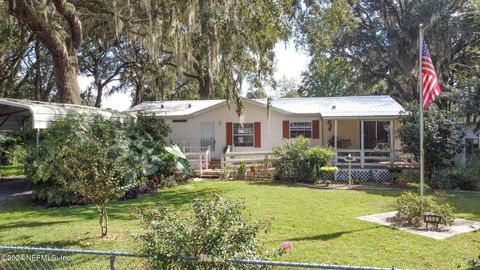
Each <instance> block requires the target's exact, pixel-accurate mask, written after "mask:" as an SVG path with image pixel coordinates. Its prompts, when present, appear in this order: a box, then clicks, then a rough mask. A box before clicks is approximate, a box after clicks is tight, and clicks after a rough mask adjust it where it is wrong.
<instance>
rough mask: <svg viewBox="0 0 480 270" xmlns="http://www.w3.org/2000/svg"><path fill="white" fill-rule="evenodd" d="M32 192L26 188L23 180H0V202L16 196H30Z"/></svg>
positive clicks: (25, 182) (25, 181)
mask: <svg viewBox="0 0 480 270" xmlns="http://www.w3.org/2000/svg"><path fill="white" fill-rule="evenodd" d="M31 194H32V191H31V190H29V189H28V188H27V180H25V178H11V179H1V180H0V201H3V200H8V199H12V198H15V197H18V196H30V195H31Z"/></svg>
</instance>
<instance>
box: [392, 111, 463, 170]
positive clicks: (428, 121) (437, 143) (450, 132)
mask: <svg viewBox="0 0 480 270" xmlns="http://www.w3.org/2000/svg"><path fill="white" fill-rule="evenodd" d="M405 108H406V109H407V113H406V114H405V115H404V116H403V117H402V119H401V124H402V125H401V127H400V128H399V129H398V137H399V138H400V140H401V142H402V148H403V150H404V151H405V152H406V153H409V154H413V155H414V156H415V159H416V160H419V157H420V154H419V153H420V124H419V106H418V104H416V103H410V104H407V105H406V106H405ZM424 123H425V133H424V151H425V172H426V176H427V179H431V176H432V173H433V171H434V170H435V168H438V167H442V166H445V165H447V164H448V163H449V161H450V160H451V159H452V158H453V157H454V156H455V154H456V153H457V152H459V151H460V150H461V147H462V143H461V138H462V137H463V131H462V127H461V126H460V125H458V124H457V122H456V119H455V116H454V115H453V114H451V113H449V112H447V111H443V110H439V109H437V108H436V107H434V106H430V107H429V108H428V109H427V110H425V112H424Z"/></svg>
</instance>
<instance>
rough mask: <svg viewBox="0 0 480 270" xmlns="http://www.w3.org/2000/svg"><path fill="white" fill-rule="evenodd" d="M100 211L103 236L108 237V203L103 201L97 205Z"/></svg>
mask: <svg viewBox="0 0 480 270" xmlns="http://www.w3.org/2000/svg"><path fill="white" fill-rule="evenodd" d="M97 208H98V211H99V212H100V220H99V223H100V228H101V231H102V237H106V236H107V234H108V215H107V205H106V204H105V203H101V204H100V205H97Z"/></svg>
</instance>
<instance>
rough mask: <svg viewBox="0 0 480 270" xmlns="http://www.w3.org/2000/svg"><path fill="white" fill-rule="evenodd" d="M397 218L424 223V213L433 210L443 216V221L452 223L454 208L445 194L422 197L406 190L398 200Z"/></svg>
mask: <svg viewBox="0 0 480 270" xmlns="http://www.w3.org/2000/svg"><path fill="white" fill-rule="evenodd" d="M396 210H397V218H398V219H400V221H402V222H404V223H406V224H408V225H413V226H420V225H421V224H422V219H423V213H424V212H433V213H435V214H438V215H440V216H441V217H442V223H443V224H445V225H451V224H452V222H453V219H454V217H453V208H452V206H450V205H449V204H448V203H446V202H445V200H444V195H442V194H436V195H435V198H433V199H432V198H427V197H423V198H422V197H421V196H420V195H418V194H417V193H415V192H411V191H406V192H404V193H402V195H401V196H400V197H399V198H398V199H397V202H396Z"/></svg>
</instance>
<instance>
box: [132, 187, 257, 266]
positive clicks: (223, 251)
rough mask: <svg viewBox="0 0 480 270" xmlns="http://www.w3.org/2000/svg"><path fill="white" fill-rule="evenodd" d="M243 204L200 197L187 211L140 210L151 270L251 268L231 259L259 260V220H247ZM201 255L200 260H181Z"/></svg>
mask: <svg viewBox="0 0 480 270" xmlns="http://www.w3.org/2000/svg"><path fill="white" fill-rule="evenodd" d="M243 211H244V206H243V204H242V203H241V202H239V201H232V200H228V199H225V198H224V197H222V196H221V195H219V194H214V195H211V196H209V197H207V198H205V199H196V200H195V201H194V202H193V204H192V206H191V208H190V211H189V212H188V213H186V212H184V211H180V210H176V209H173V208H168V207H160V208H156V209H147V210H142V211H140V212H138V213H137V214H138V217H139V219H140V220H141V222H142V224H143V226H144V228H145V229H146V233H144V234H142V235H138V236H137V238H138V239H140V240H141V243H142V251H143V253H144V254H145V255H147V256H148V258H150V259H149V263H150V266H151V268H152V269H245V268H248V269H251V268H253V267H251V266H248V267H247V266H240V265H235V264H233V263H230V262H225V261H224V259H227V258H241V259H259V258H261V255H262V252H261V251H260V249H259V246H258V240H257V237H258V234H259V232H260V230H261V229H265V224H264V223H260V222H247V220H248V219H246V218H245V216H244V214H243ZM178 256H196V257H198V258H199V260H193V261H192V260H188V261H187V260H181V258H179V257H178Z"/></svg>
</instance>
